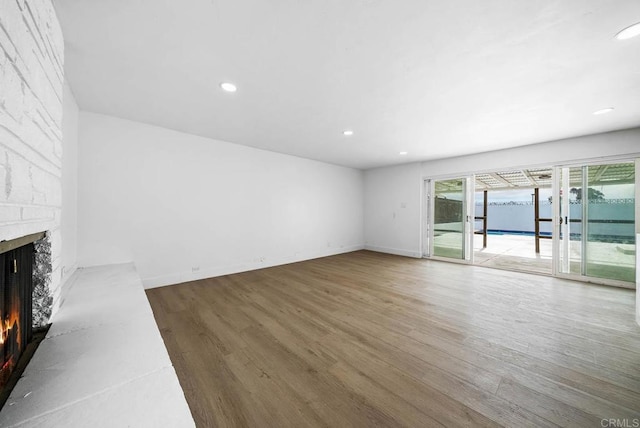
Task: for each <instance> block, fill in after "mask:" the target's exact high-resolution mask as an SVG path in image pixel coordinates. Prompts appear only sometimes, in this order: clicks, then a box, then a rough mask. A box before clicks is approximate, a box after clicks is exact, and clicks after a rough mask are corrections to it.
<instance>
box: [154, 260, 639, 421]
mask: <svg viewBox="0 0 640 428" xmlns="http://www.w3.org/2000/svg"><path fill="white" fill-rule="evenodd" d="M147 296H148V298H149V301H150V302H151V305H152V308H153V311H154V314H155V317H156V320H157V322H158V325H159V327H160V330H161V333H162V336H163V338H164V341H165V343H166V345H167V348H168V350H169V354H170V356H171V359H172V361H173V364H174V365H175V368H176V371H177V373H178V377H179V379H180V383H181V385H182V387H183V389H184V392H185V395H186V397H187V401H188V403H189V406H190V408H191V412H192V414H193V416H194V419H195V420H196V423H197V425H198V426H200V427H210V426H212V427H213V426H274V427H275V426H278V427H279V426H295V427H303V426H331V427H346V426H362V427H364V426H367V427H368V426H414V427H422V426H427V427H428V426H446V427H455V426H509V427H526V426H532V427H540V426H575V427H601V426H604V425H601V419H603V418H606V419H618V420H622V419H627V420H628V422H627V423H628V425H625V426H634V425H631V424H632V423H634V420H635V421H638V423H640V327H638V325H637V324H635V321H634V311H635V309H634V308H635V293H634V291H632V290H625V289H619V288H610V287H603V286H596V285H587V284H582V283H578V282H572V281H564V280H559V279H554V278H550V277H544V276H534V275H528V274H521V273H514V272H506V271H499V270H495V269H486V268H480V267H473V266H463V265H455V264H450V263H445V262H434V261H426V260H419V259H410V258H403V257H397V256H391V255H385V254H378V253H373V252H368V251H359V252H355V253H349V254H344V255H339V256H333V257H327V258H322V259H316V260H311V261H307V262H302V263H296V264H291V265H285V266H280V267H274V268H269V269H263V270H259V271H252V272H246V273H241V274H236V275H228V276H223V277H218V278H212V279H206V280H201V281H196V282H191V283H186V284H181V285H175V286H169V287H163V288H156V289H151V290H147ZM607 426H614V425H607ZM619 426H623V425H619Z"/></svg>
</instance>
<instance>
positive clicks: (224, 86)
mask: <svg viewBox="0 0 640 428" xmlns="http://www.w3.org/2000/svg"><path fill="white" fill-rule="evenodd" d="M220 87H221V88H222V89H223V90H225V91H227V92H235V91H237V90H238V88H237V87H236V85H234V84H233V83H229V82H222V83H221V84H220Z"/></svg>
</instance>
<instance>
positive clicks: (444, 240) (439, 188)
mask: <svg viewBox="0 0 640 428" xmlns="http://www.w3.org/2000/svg"><path fill="white" fill-rule="evenodd" d="M466 187H467V186H466V179H464V178H455V179H451V180H435V181H434V190H433V253H432V254H433V255H434V256H438V257H447V258H452V259H459V260H465V259H466V249H467V245H466V239H467V238H466V237H467V230H466V229H467V228H466V223H467V221H466V220H467V215H466V212H467V207H466V205H467V204H466V201H467V189H466Z"/></svg>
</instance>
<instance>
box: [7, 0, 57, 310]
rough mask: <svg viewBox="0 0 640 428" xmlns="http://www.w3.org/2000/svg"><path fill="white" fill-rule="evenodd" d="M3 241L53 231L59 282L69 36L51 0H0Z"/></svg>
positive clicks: (54, 282)
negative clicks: (65, 39)
mask: <svg viewBox="0 0 640 428" xmlns="http://www.w3.org/2000/svg"><path fill="white" fill-rule="evenodd" d="M0 28H1V30H0V241H1V240H10V239H14V238H18V237H21V236H24V235H29V234H32V233H36V232H42V231H49V232H50V236H51V253H52V263H53V274H52V282H51V285H50V286H51V291H52V292H53V295H54V310H55V306H56V305H57V302H58V300H57V297H58V296H59V285H60V283H61V278H60V277H61V275H60V271H61V270H60V262H61V251H62V250H61V232H60V213H61V206H62V186H61V176H62V110H63V109H62V99H63V81H64V75H63V63H64V58H63V54H64V43H63V39H62V31H61V29H60V25H59V23H58V20H57V18H56V14H55V11H54V9H53V6H52V4H51V2H50V1H46V0H45V1H37V2H28V3H26V2H23V1H2V2H0Z"/></svg>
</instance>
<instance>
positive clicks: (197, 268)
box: [191, 266, 200, 273]
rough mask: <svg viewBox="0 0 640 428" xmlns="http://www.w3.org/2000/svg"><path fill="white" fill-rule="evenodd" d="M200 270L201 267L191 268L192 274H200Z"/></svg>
mask: <svg viewBox="0 0 640 428" xmlns="http://www.w3.org/2000/svg"><path fill="white" fill-rule="evenodd" d="M199 270H200V266H194V267H192V268H191V272H192V273H193V272H198V271H199Z"/></svg>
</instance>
